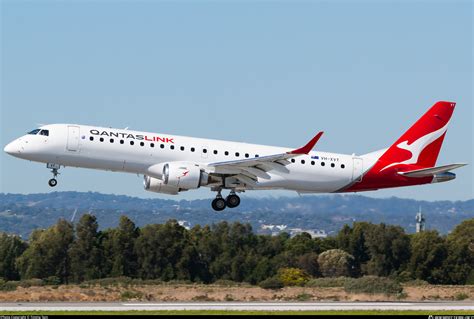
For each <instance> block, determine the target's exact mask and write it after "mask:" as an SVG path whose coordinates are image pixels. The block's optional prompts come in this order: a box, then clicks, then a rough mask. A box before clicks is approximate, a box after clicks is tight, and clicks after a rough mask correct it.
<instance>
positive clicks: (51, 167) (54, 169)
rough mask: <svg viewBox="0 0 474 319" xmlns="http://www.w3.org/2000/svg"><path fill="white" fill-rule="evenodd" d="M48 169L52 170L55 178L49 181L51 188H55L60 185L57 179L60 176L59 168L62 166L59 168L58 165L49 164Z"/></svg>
mask: <svg viewBox="0 0 474 319" xmlns="http://www.w3.org/2000/svg"><path fill="white" fill-rule="evenodd" d="M46 167H47V168H50V169H51V173H53V178H51V179H50V180H49V181H48V185H49V186H51V187H54V186H56V185H58V181H57V179H56V177H57V176H58V175H59V172H58V170H59V168H60V167H61V166H59V165H58V164H51V163H48V164H47V165H46Z"/></svg>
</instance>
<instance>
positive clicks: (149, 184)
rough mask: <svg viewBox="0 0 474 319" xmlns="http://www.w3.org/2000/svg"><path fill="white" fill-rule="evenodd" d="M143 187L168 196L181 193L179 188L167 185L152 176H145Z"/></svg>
mask: <svg viewBox="0 0 474 319" xmlns="http://www.w3.org/2000/svg"><path fill="white" fill-rule="evenodd" d="M144 178H145V179H144V181H143V186H144V187H145V190H147V191H149V192H155V193H163V194H168V195H177V194H178V193H179V191H180V189H179V188H178V187H174V186H170V185H166V184H165V183H164V182H163V181H162V180H161V179H158V178H154V177H151V176H147V175H145V176H144Z"/></svg>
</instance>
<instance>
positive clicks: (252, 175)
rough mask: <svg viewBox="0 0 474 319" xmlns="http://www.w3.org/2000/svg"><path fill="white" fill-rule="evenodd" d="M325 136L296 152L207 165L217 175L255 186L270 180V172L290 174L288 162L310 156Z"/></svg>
mask: <svg viewBox="0 0 474 319" xmlns="http://www.w3.org/2000/svg"><path fill="white" fill-rule="evenodd" d="M321 135H323V132H319V133H318V134H316V136H314V137H313V138H312V139H311V141H309V142H308V143H307V144H306V145H305V146H303V147H300V148H298V149H295V150H290V151H288V152H286V153H280V154H274V155H267V156H261V157H255V158H246V159H242V160H234V161H225V162H215V163H209V164H207V166H208V167H210V168H213V169H214V172H215V173H217V174H224V175H228V174H231V175H235V177H236V178H237V179H239V180H240V181H242V182H244V183H246V184H250V185H255V183H256V181H257V178H258V177H260V178H264V179H270V175H269V174H267V172H268V171H271V170H276V171H279V172H282V173H288V172H289V171H288V169H287V168H286V167H285V166H286V165H288V164H290V162H289V161H288V160H289V159H290V158H293V157H296V156H299V155H303V154H308V153H309V152H310V151H311V150H312V149H313V148H314V146H315V145H316V143H317V142H318V140H319V139H320V138H321Z"/></svg>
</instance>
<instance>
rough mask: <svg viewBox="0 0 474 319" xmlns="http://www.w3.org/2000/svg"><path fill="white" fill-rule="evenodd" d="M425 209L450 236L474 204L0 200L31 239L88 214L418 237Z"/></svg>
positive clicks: (9, 219)
mask: <svg viewBox="0 0 474 319" xmlns="http://www.w3.org/2000/svg"><path fill="white" fill-rule="evenodd" d="M419 207H421V208H422V211H423V213H424V214H425V216H426V220H427V223H426V224H427V229H436V230H438V231H439V232H440V233H443V234H446V233H448V232H449V231H451V230H452V229H453V228H454V227H455V226H456V225H458V224H459V223H460V222H461V221H463V220H465V219H468V218H474V199H473V200H468V201H455V202H452V201H436V202H428V201H417V200H412V199H401V198H396V197H392V198H386V199H376V198H370V197H365V196H359V195H325V196H303V197H281V198H250V197H249V198H243V200H242V204H241V206H240V207H238V208H235V209H226V210H225V211H223V212H215V211H213V210H212V209H211V207H210V200H209V199H204V200H191V201H187V200H181V201H174V200H163V199H141V198H136V197H129V196H123V195H105V194H100V193H92V192H88V193H79V192H53V193H47V194H29V195H19V194H0V231H6V232H9V233H16V234H20V235H22V236H23V237H24V238H27V237H28V236H29V234H30V233H31V231H32V230H33V229H35V228H46V227H49V226H50V225H52V224H54V223H56V221H57V220H58V219H59V218H65V219H67V220H71V218H72V216H73V213H74V211H76V210H77V213H76V214H74V215H75V219H74V220H75V221H77V220H78V219H79V218H80V216H81V215H82V214H84V213H86V212H91V213H93V214H94V215H95V216H97V219H98V222H99V225H100V226H101V227H103V228H109V227H115V226H116V225H117V223H118V220H119V217H120V215H127V216H129V217H130V218H131V219H132V220H133V221H134V222H135V223H136V224H137V225H139V226H143V225H146V224H150V223H163V222H165V221H167V220H168V219H176V220H179V221H187V222H188V223H187V225H188V224H189V225H191V227H192V226H194V225H197V224H200V225H205V224H212V223H216V222H219V221H222V220H226V221H230V222H232V221H239V222H243V223H250V224H252V226H253V228H254V230H255V231H256V232H261V225H263V224H274V225H288V227H289V228H302V229H308V230H311V229H315V230H325V231H326V232H327V233H328V234H329V235H331V234H333V233H335V232H337V231H339V229H340V228H341V227H342V226H343V225H344V224H352V222H354V221H368V222H373V223H386V224H392V225H400V226H402V227H403V228H404V229H405V231H406V232H408V233H413V232H414V231H415V214H416V212H417V211H418V209H419Z"/></svg>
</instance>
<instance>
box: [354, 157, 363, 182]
mask: <svg viewBox="0 0 474 319" xmlns="http://www.w3.org/2000/svg"><path fill="white" fill-rule="evenodd" d="M352 167H353V168H352V180H353V181H355V182H360V181H362V174H363V173H364V161H363V159H362V158H360V157H353V165H352Z"/></svg>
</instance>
